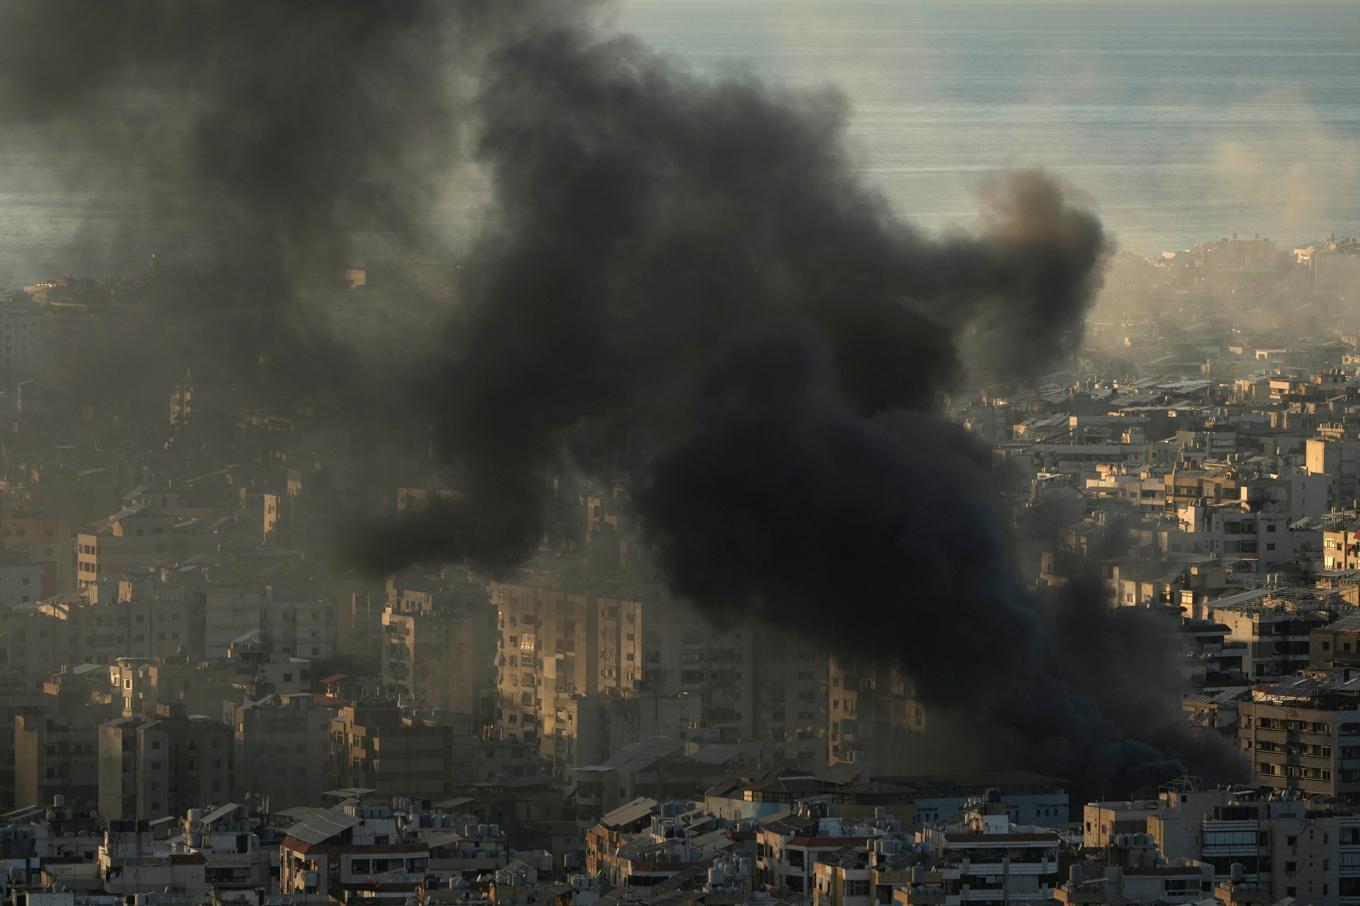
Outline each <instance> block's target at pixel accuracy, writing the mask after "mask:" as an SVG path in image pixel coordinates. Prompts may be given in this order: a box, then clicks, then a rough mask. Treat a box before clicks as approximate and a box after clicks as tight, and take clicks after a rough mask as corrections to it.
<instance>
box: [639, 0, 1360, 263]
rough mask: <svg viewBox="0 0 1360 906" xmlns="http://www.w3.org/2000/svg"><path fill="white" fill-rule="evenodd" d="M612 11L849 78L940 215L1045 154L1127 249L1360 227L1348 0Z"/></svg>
mask: <svg viewBox="0 0 1360 906" xmlns="http://www.w3.org/2000/svg"><path fill="white" fill-rule="evenodd" d="M618 22H619V25H620V27H622V28H624V29H626V30H630V31H635V32H637V33H639V34H641V35H643V36H644V37H645V38H646V39H647V40H648V41H650V42H652V43H653V44H655V45H657V46H659V47H661V48H662V49H664V50H666V51H667V52H670V53H673V54H675V55H676V56H678V57H680V58H682V59H684V60H686V61H688V62H689V63H690V64H691V65H693V66H694V67H696V68H698V69H700V70H702V71H708V72H723V71H726V70H730V69H733V68H738V69H749V70H750V71H753V72H755V73H756V74H758V75H760V76H762V77H764V78H766V79H769V80H771V81H774V82H779V83H785V84H793V85H822V84H827V83H831V84H835V85H838V86H840V87H841V88H842V89H844V91H845V92H846V93H847V94H848V96H849V97H850V99H851V101H852V102H853V104H854V107H855V111H856V119H855V122H854V126H853V137H854V140H855V141H856V143H857V146H858V149H859V151H860V153H861V155H862V160H863V167H864V169H865V170H867V171H868V172H869V173H870V174H871V178H872V179H873V180H875V181H876V182H877V183H878V184H879V185H880V186H882V187H883V189H884V191H886V192H887V193H888V194H889V196H890V197H892V198H893V199H894V201H895V202H897V203H898V204H899V206H901V207H902V208H904V209H906V210H907V212H908V213H910V214H912V215H913V216H915V217H916V219H918V220H920V221H922V222H923V223H925V224H927V225H930V226H940V225H943V224H946V223H953V222H959V221H963V220H966V219H967V218H968V216H969V212H970V211H971V210H972V205H971V202H970V200H969V197H968V195H969V191H970V188H971V186H972V185H974V184H975V182H976V179H977V176H978V174H980V173H982V172H985V171H987V170H991V169H994V168H997V167H1002V166H1006V165H1010V164H1025V165H1028V164H1040V165H1045V166H1050V167H1052V168H1054V169H1056V170H1057V171H1058V172H1060V173H1062V174H1063V175H1065V176H1066V177H1068V178H1069V179H1071V180H1072V181H1074V182H1075V183H1076V184H1077V185H1078V186H1080V187H1082V188H1084V189H1086V190H1087V191H1088V192H1090V193H1091V194H1092V195H1093V196H1094V197H1095V199H1096V201H1097V203H1098V205H1099V207H1100V209H1101V212H1102V214H1103V215H1104V216H1105V218H1106V219H1107V221H1108V222H1109V223H1110V224H1111V225H1112V226H1113V227H1114V228H1115V230H1116V231H1117V232H1118V233H1119V234H1120V236H1121V241H1122V242H1123V244H1124V245H1125V247H1128V248H1130V249H1133V250H1137V251H1143V252H1151V251H1156V250H1158V249H1160V248H1162V247H1165V246H1174V245H1177V244H1183V243H1186V242H1190V241H1194V240H1195V239H1199V238H1209V237H1211V236H1214V235H1217V234H1219V233H1221V232H1232V231H1248V232H1255V231H1261V232H1263V233H1266V234H1269V235H1272V236H1275V237H1276V238H1278V239H1279V240H1280V241H1281V242H1296V241H1303V240H1306V239H1309V238H1312V237H1314V236H1317V235H1325V234H1326V233H1327V232H1329V231H1331V230H1336V231H1337V232H1342V233H1351V232H1357V231H1360V211H1358V208H1360V205H1357V202H1356V200H1355V199H1356V198H1360V105H1357V104H1356V103H1355V98H1356V97H1360V15H1357V14H1356V6H1355V5H1354V4H1353V3H1350V2H1335V0H1333V2H1323V3H1310V4H1308V5H1306V6H1298V5H1291V4H1278V3H1267V2H1237V0H1220V2H1210V3H1198V4H1185V3H1179V2H1177V3H1171V2H1150V3H1136V4H1132V3H1122V2H1121V3H1114V2H1106V3H1100V2H1066V3H1061V2H1060V3H1054V2H1033V3H1026V2H1016V0H1007V2H1004V3H998V2H986V0H972V2H957V0H953V2H902V0H877V2H875V0H794V2H775V0H745V2H741V3H731V2H723V0H625V3H624V4H623V6H622V12H621V15H620V16H619V19H618Z"/></svg>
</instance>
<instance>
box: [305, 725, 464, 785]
mask: <svg viewBox="0 0 1360 906" xmlns="http://www.w3.org/2000/svg"><path fill="white" fill-rule="evenodd" d="M453 737H454V727H453V726H451V725H450V724H447V723H440V722H438V721H436V720H432V719H428V718H422V717H419V716H416V715H414V714H411V713H407V712H404V711H403V710H402V709H401V708H399V707H398V706H397V704H396V703H395V702H393V701H390V700H368V701H361V702H357V703H355V704H352V705H344V706H342V707H341V708H340V710H339V712H338V713H337V714H336V716H335V717H334V718H332V719H331V721H330V734H329V740H330V744H329V748H330V755H329V771H328V779H327V784H328V785H329V786H330V788H332V789H356V788H358V789H371V790H376V791H378V794H379V795H382V796H412V797H417V798H429V799H441V798H444V797H446V796H448V795H449V793H450V791H451V790H452V788H453V782H454V763H455V756H454V745H453Z"/></svg>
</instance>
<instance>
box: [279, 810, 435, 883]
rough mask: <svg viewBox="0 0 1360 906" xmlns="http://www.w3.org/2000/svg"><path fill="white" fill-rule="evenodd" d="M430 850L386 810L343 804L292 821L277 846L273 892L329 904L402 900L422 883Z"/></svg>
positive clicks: (427, 845)
mask: <svg viewBox="0 0 1360 906" xmlns="http://www.w3.org/2000/svg"><path fill="white" fill-rule="evenodd" d="M429 864H430V846H429V844H428V843H424V842H421V841H420V840H419V839H418V838H408V837H407V836H406V835H404V834H402V833H401V831H400V829H399V828H398V826H397V821H396V817H395V816H394V815H393V812H392V809H391V807H390V806H387V805H382V804H379V803H377V802H367V801H359V800H349V801H347V802H344V803H341V804H340V805H337V806H335V807H334V808H331V809H327V810H326V811H324V812H319V813H317V814H315V815H312V816H310V817H308V818H306V819H304V820H303V821H300V822H298V823H297V824H295V825H293V826H292V827H290V828H289V829H288V834H287V836H286V837H284V839H283V842H282V843H281V844H280V846H279V893H281V894H283V895H284V896H289V897H303V898H306V899H316V900H321V901H324V900H325V899H326V898H329V900H330V901H331V902H351V901H357V900H358V899H360V898H363V899H365V900H369V901H378V902H382V901H388V900H391V899H392V898H393V897H396V898H398V899H399V900H401V901H404V899H405V898H406V897H409V896H410V895H412V894H413V893H414V892H415V890H416V888H417V886H418V885H420V884H423V883H424V880H425V872H426V869H427V868H428V867H429Z"/></svg>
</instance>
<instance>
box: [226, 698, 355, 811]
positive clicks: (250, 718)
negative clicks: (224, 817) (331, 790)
mask: <svg viewBox="0 0 1360 906" xmlns="http://www.w3.org/2000/svg"><path fill="white" fill-rule="evenodd" d="M227 711H228V713H227V714H226V716H227V717H228V718H229V720H230V723H231V727H232V731H233V733H234V736H235V747H236V750H235V759H234V763H235V771H236V782H235V784H234V789H236V790H237V791H239V792H240V793H242V794H253V795H256V796H260V797H263V801H264V802H267V803H268V805H269V808H271V809H275V810H282V809H286V808H291V807H293V806H296V805H308V804H311V803H316V802H320V801H321V794H322V793H323V792H325V791H326V789H327V788H328V787H327V777H326V772H325V771H324V770H321V769H320V766H322V765H325V764H327V762H328V759H329V757H330V728H331V721H332V720H333V719H334V718H335V716H336V712H337V707H336V706H335V705H333V704H329V703H326V702H318V701H317V700H316V699H315V698H314V697H313V696H312V695H311V694H307V693H293V694H288V695H272V696H270V697H268V698H264V699H260V700H258V701H253V702H245V703H243V704H236V705H233V704H229V705H228V706H227Z"/></svg>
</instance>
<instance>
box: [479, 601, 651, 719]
mask: <svg viewBox="0 0 1360 906" xmlns="http://www.w3.org/2000/svg"><path fill="white" fill-rule="evenodd" d="M628 591H629V589H628V588H627V587H625V586H619V585H615V584H613V583H601V584H598V585H594V586H582V587H579V588H576V589H573V590H569V589H567V588H563V587H552V586H548V585H534V584H528V583H495V584H493V585H492V587H491V596H492V601H493V602H494V603H495V605H496V611H497V625H498V629H499V638H498V642H497V652H496V656H497V692H498V699H499V701H498V705H497V723H498V724H499V726H500V728H501V730H502V732H504V733H507V734H510V735H512V736H516V737H518V738H520V739H522V740H525V741H528V740H531V739H532V740H551V739H552V737H553V735H554V731H555V721H556V714H557V707H558V705H559V703H560V702H561V701H562V700H564V699H566V698H569V697H570V696H572V695H577V694H589V693H592V692H607V693H613V694H618V695H633V694H636V693H637V691H638V689H639V688H640V687H641V685H642V682H643V662H642V651H643V642H642V634H643V630H644V627H643V618H644V610H643V605H642V602H641V601H640V600H639V599H638V598H637V597H635V596H632V595H630V594H628ZM543 744H544V745H550V743H548V742H544V743H543Z"/></svg>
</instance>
